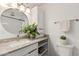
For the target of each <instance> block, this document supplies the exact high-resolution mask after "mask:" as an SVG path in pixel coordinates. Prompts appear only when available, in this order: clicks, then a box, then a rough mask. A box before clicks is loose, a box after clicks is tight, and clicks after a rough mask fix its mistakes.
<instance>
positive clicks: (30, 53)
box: [28, 49, 37, 54]
mask: <svg viewBox="0 0 79 59" xmlns="http://www.w3.org/2000/svg"><path fill="white" fill-rule="evenodd" d="M35 50H37V49H34V50H32V51H30V52H28V54H31V53H32V52H33V51H35Z"/></svg>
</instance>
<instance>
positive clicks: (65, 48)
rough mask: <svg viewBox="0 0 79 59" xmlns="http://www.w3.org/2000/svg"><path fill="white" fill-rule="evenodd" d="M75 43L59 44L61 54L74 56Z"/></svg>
mask: <svg viewBox="0 0 79 59" xmlns="http://www.w3.org/2000/svg"><path fill="white" fill-rule="evenodd" d="M73 47H74V46H73V45H71V44H70V45H63V44H57V48H58V51H57V52H58V54H59V56H72V52H73Z"/></svg>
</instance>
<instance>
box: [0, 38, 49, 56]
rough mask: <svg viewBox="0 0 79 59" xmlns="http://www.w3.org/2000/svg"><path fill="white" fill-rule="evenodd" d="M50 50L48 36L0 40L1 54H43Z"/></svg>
mask: <svg viewBox="0 0 79 59" xmlns="http://www.w3.org/2000/svg"><path fill="white" fill-rule="evenodd" d="M47 51H48V37H41V38H38V39H26V38H21V39H14V40H13V39H12V40H10V41H9V40H8V41H7V40H4V41H2V42H0V55H1V56H43V55H45V54H47Z"/></svg>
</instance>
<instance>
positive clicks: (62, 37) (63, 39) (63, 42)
mask: <svg viewBox="0 0 79 59" xmlns="http://www.w3.org/2000/svg"><path fill="white" fill-rule="evenodd" d="M60 41H61V43H62V44H67V38H66V36H64V35H62V36H60Z"/></svg>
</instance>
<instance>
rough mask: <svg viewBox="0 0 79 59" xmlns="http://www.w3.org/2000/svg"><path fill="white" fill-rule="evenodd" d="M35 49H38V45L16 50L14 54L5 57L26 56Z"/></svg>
mask: <svg viewBox="0 0 79 59" xmlns="http://www.w3.org/2000/svg"><path fill="white" fill-rule="evenodd" d="M37 48H38V43H35V44H33V45H30V46H27V47H24V48H21V49H18V50H16V51H14V52H11V53H8V54H6V56H24V55H27V54H28V53H29V52H31V51H33V50H34V49H37ZM32 55H33V54H32Z"/></svg>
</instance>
